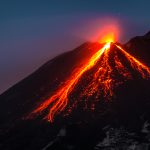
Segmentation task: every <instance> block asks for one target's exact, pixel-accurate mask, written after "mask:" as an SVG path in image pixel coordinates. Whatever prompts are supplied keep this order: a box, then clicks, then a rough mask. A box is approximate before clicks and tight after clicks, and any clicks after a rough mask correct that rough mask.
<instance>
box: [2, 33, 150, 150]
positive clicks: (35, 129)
mask: <svg viewBox="0 0 150 150" xmlns="http://www.w3.org/2000/svg"><path fill="white" fill-rule="evenodd" d="M148 35H149V34H146V35H145V36H141V37H136V38H133V39H131V40H130V41H129V42H128V43H127V44H124V45H121V44H118V43H114V42H113V40H112V41H111V40H109V42H106V43H98V42H97V43H90V42H87V43H85V44H83V45H81V46H80V47H78V48H76V49H75V50H73V51H70V52H67V53H64V54H62V55H60V56H57V57H56V58H54V59H52V60H50V61H49V62H47V63H46V64H44V65H43V66H42V67H41V68H39V69H38V70H37V71H36V72H34V73H33V74H31V75H30V76H28V77H27V78H25V79H24V80H23V81H21V82H19V83H18V84H16V85H14V86H13V87H12V88H10V89H9V90H8V91H6V92H4V93H3V94H2V95H1V96H0V117H1V120H0V121H1V124H0V129H1V130H0V135H1V138H0V140H1V143H0V148H1V149H15V150H16V149H29V150H30V149H42V148H43V150H48V149H52V150H53V149H54V150H59V149H65V150H69V149H70V147H71V149H73V150H78V149H89V150H96V149H104V150H105V149H108V148H110V149H111V148H114V147H115V148H116V149H117V148H124V149H129V148H130V146H133V145H136V147H137V148H139V147H140V146H144V147H146V148H149V146H150V145H149V142H150V138H149V137H150V132H149V129H148V127H149V122H150V111H149V110H150V109H149V108H150V92H149V91H150V87H149V85H150V68H149V66H150V62H149V58H150V53H149V51H148V49H150V38H149V36H148ZM49 121H50V122H49ZM123 143H124V144H123ZM135 143H136V144H135ZM142 148H143V147H142ZM146 148H145V149H146Z"/></svg>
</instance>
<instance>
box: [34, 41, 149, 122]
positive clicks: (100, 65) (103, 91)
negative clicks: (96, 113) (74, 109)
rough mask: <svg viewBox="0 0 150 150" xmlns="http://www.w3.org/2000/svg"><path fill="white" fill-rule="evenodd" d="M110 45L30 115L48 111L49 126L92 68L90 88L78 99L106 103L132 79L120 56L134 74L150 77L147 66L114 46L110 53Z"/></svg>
mask: <svg viewBox="0 0 150 150" xmlns="http://www.w3.org/2000/svg"><path fill="white" fill-rule="evenodd" d="M110 45H111V43H110V42H109V43H106V44H105V45H104V47H103V48H101V49H100V50H98V51H97V52H96V53H95V54H94V55H93V56H92V57H91V58H90V59H89V61H88V62H87V63H85V64H84V65H83V66H82V67H80V68H79V69H77V70H75V71H76V72H75V74H72V75H71V76H70V77H69V78H68V80H66V81H65V82H64V84H63V86H61V87H60V88H58V89H57V90H56V91H55V92H54V94H53V95H52V96H51V97H50V98H49V99H47V100H45V101H44V102H43V103H42V104H41V105H40V106H39V107H38V108H36V109H35V110H34V111H33V112H32V114H37V113H40V112H43V111H45V110H46V109H48V110H49V113H48V115H47V116H46V117H47V119H48V120H49V121H51V122H52V121H53V119H54V116H55V115H56V114H57V113H59V112H62V111H63V110H64V109H65V108H66V106H67V104H68V101H69V99H68V97H69V95H70V94H71V93H72V92H73V90H74V87H75V86H76V85H77V83H78V82H79V80H80V78H81V77H82V76H83V74H84V73H86V72H88V71H89V70H90V69H92V68H95V70H96V71H94V73H93V74H92V79H91V80H90V82H89V84H88V85H87V86H86V87H84V91H83V92H82V94H81V97H83V96H85V97H87V98H88V97H90V96H92V95H94V94H96V95H97V96H100V95H102V96H103V97H106V98H108V99H109V98H110V97H112V96H113V89H114V88H115V87H116V86H118V85H119V84H121V83H122V82H123V81H125V80H128V79H131V78H132V73H131V72H130V71H129V68H128V67H126V62H123V61H122V60H121V58H120V57H119V56H120V55H123V56H122V57H124V59H125V60H126V61H127V62H129V63H130V66H131V67H132V69H133V70H135V71H137V72H139V74H140V75H141V76H142V78H147V77H149V76H150V69H149V68H148V67H147V66H145V65H144V64H142V63H141V62H140V61H138V60H137V59H136V58H134V57H133V56H131V55H130V54H129V53H127V52H126V51H125V50H124V49H123V48H121V47H120V46H119V45H116V44H113V45H115V46H116V49H115V50H114V49H113V51H111V50H112V49H111V48H110ZM81 99H82V98H81Z"/></svg>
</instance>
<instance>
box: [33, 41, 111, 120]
mask: <svg viewBox="0 0 150 150" xmlns="http://www.w3.org/2000/svg"><path fill="white" fill-rule="evenodd" d="M109 48H110V43H107V44H105V45H104V47H103V48H102V49H100V50H99V51H98V52H96V53H95V54H94V55H93V56H92V57H91V59H90V60H89V62H88V63H87V64H85V65H84V66H83V67H81V68H79V69H78V70H77V71H76V73H75V75H72V76H71V77H70V78H69V79H68V80H67V81H66V82H65V83H64V85H63V87H61V88H60V89H58V90H57V91H56V92H55V94H54V95H53V96H52V97H50V98H49V99H47V100H46V101H45V102H44V103H42V104H41V105H40V106H39V107H38V108H37V109H36V110H35V111H33V112H32V113H33V114H35V113H38V112H41V111H43V110H45V109H46V108H49V109H50V111H49V114H48V116H47V117H48V120H49V121H51V122H52V121H53V117H54V115H55V114H56V113H57V112H60V111H62V110H63V109H64V108H65V107H66V105H67V103H68V95H69V94H70V93H71V92H72V90H73V88H74V87H75V85H76V84H77V83H78V80H79V79H80V77H81V76H82V75H83V73H84V72H86V71H87V70H89V69H90V68H92V67H93V66H94V65H95V64H96V62H97V61H98V60H99V58H100V57H101V56H102V54H103V53H104V51H105V50H107V49H109Z"/></svg>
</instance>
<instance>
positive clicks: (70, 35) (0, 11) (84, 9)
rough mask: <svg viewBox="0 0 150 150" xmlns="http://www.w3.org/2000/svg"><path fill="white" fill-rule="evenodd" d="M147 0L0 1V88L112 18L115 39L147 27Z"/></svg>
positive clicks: (149, 22)
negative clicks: (117, 36) (115, 30)
mask: <svg viewBox="0 0 150 150" xmlns="http://www.w3.org/2000/svg"><path fill="white" fill-rule="evenodd" d="M149 16H150V1H149V0H0V93H2V92H3V91H4V90H6V89H7V88H9V87H10V86H12V85H13V84H15V83H16V82H18V81H19V80H21V79H23V78H24V77H26V76H27V75H29V74H30V73H32V72H33V71H34V70H36V69H37V68H38V67H39V66H41V64H43V63H45V62H46V61H47V60H49V59H51V58H52V57H54V56H56V55H57V54H59V53H62V52H64V51H68V50H71V49H73V48H75V47H77V46H79V45H80V44H82V43H83V42H85V41H87V40H91V38H93V37H94V36H98V35H97V34H98V31H99V30H100V29H101V28H102V27H103V26H105V25H106V24H109V21H110V22H112V20H113V22H114V20H115V22H117V25H118V24H119V28H120V30H121V33H120V36H119V39H118V40H119V41H120V42H126V41H128V39H130V37H133V36H135V35H143V34H145V33H146V32H148V31H149V30H150V17H149Z"/></svg>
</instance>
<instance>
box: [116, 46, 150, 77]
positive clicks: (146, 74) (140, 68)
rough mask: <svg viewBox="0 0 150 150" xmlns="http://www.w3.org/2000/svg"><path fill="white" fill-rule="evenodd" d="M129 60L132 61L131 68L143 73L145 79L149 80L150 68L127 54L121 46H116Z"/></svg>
mask: <svg viewBox="0 0 150 150" xmlns="http://www.w3.org/2000/svg"><path fill="white" fill-rule="evenodd" d="M116 46H117V47H118V48H119V49H120V50H121V51H122V52H123V53H124V54H125V56H126V57H127V58H128V60H129V61H130V64H131V66H132V67H133V68H134V69H135V70H137V71H138V72H140V73H141V75H142V77H143V78H148V77H149V76H150V68H149V67H147V66H146V65H144V64H142V63H141V62H140V61H139V60H137V59H136V58H134V57H133V56H131V55H130V54H129V53H127V52H126V51H125V50H124V49H123V48H122V47H120V46H119V45H116Z"/></svg>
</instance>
